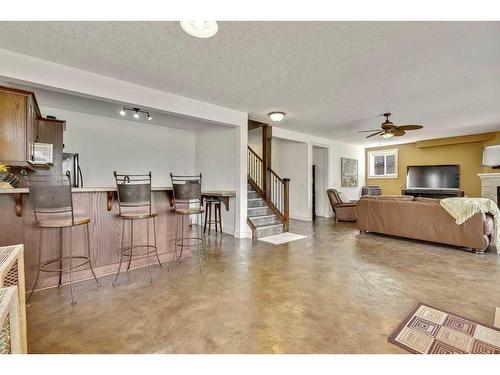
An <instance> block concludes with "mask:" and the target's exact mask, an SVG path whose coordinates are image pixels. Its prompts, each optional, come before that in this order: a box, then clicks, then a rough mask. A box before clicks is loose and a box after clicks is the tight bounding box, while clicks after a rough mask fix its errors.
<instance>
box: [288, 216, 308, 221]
mask: <svg viewBox="0 0 500 375" xmlns="http://www.w3.org/2000/svg"><path fill="white" fill-rule="evenodd" d="M290 219H293V220H301V221H312V217H310V216H295V215H294V216H290Z"/></svg>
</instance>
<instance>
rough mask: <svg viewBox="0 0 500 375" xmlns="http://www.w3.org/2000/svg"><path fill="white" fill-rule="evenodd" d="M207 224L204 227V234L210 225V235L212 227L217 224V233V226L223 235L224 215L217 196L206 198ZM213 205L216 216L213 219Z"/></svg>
mask: <svg viewBox="0 0 500 375" xmlns="http://www.w3.org/2000/svg"><path fill="white" fill-rule="evenodd" d="M205 202H206V203H205V225H204V227H203V234H205V233H206V232H207V225H208V235H209V236H210V227H211V226H212V224H215V233H217V226H219V228H220V234H221V235H222V217H221V212H220V200H219V199H215V198H207V199H205ZM212 207H213V208H214V218H213V219H212Z"/></svg>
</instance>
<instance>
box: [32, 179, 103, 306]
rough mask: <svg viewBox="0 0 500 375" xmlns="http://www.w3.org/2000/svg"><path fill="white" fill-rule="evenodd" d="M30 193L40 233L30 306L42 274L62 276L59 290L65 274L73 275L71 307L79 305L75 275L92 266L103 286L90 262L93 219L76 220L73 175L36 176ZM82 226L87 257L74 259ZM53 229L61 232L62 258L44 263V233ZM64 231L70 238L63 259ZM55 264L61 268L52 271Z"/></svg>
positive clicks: (98, 283)
mask: <svg viewBox="0 0 500 375" xmlns="http://www.w3.org/2000/svg"><path fill="white" fill-rule="evenodd" d="M28 189H29V193H30V198H31V202H32V204H33V209H34V212H35V225H36V227H37V228H39V231H40V237H39V244H38V246H39V247H38V261H37V264H38V266H37V273H36V279H35V283H34V284H33V289H32V290H31V294H30V296H29V298H28V304H29V302H30V301H31V298H32V297H33V293H34V292H35V288H36V286H37V284H38V279H39V277H40V272H57V273H59V287H62V274H63V272H64V271H69V286H70V292H71V304H72V305H76V300H75V296H74V286H73V271H74V270H75V269H77V268H80V267H82V266H84V265H86V264H88V265H89V267H90V271H91V272H92V276H93V277H94V279H95V281H96V282H97V286H100V285H101V282H100V281H99V280H98V279H97V277H96V275H95V273H94V269H93V268H92V261H91V258H90V233H89V223H90V218H89V217H75V214H74V211H73V196H72V192H71V182H70V176H69V173H68V174H67V175H66V176H36V177H35V176H32V177H30V178H29V179H28ZM82 225H84V226H85V229H86V231H85V232H86V237H87V238H86V243H87V255H73V252H72V242H73V228H74V227H80V226H82ZM51 229H52V230H53V229H56V230H59V232H60V248H59V256H58V257H57V258H54V259H49V260H45V261H43V262H42V249H43V232H44V231H45V230H51ZM64 230H66V231H67V232H68V235H69V246H68V256H63V241H62V239H63V233H64ZM75 260H77V261H80V263H79V264H76V265H75V264H74V263H73V262H74V261H75ZM64 262H67V263H68V266H67V267H64ZM54 263H58V264H59V268H56V269H50V267H49V266H51V265H52V264H54Z"/></svg>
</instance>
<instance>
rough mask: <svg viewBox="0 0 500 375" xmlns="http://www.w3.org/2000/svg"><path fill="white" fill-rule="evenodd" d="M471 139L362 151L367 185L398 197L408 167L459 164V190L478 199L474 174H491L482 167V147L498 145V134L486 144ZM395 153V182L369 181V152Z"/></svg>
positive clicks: (457, 138)
mask: <svg viewBox="0 0 500 375" xmlns="http://www.w3.org/2000/svg"><path fill="white" fill-rule="evenodd" d="M473 137H474V136H468V137H456V138H449V139H443V141H444V142H442V143H446V142H449V143H453V142H455V139H456V142H460V143H455V144H447V145H440V146H433V147H419V144H418V142H417V143H407V144H401V145H391V146H384V147H374V148H368V149H366V150H365V160H366V176H367V178H366V184H367V185H379V186H380V187H381V188H382V194H401V189H402V188H403V187H404V185H405V183H406V168H407V166H408V165H434V164H459V165H460V189H461V190H463V191H464V192H465V194H466V195H468V196H471V197H479V196H481V184H480V180H479V177H477V173H483V172H493V169H492V168H490V167H483V166H482V157H483V147H484V146H485V145H495V144H500V132H496V133H495V135H494V138H493V139H492V140H488V141H478V142H471V143H464V142H468V141H469V140H471V139H473ZM393 148H397V149H398V177H397V178H368V167H369V166H368V159H367V158H368V151H373V150H383V149H393Z"/></svg>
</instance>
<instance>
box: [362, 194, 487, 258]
mask: <svg viewBox="0 0 500 375" xmlns="http://www.w3.org/2000/svg"><path fill="white" fill-rule="evenodd" d="M358 228H359V230H360V233H365V232H375V233H382V234H389V235H391V236H398V237H406V238H412V239H417V240H425V241H432V242H439V243H444V244H448V245H454V246H460V247H466V248H469V249H471V250H472V251H474V252H475V253H479V254H482V253H484V252H485V251H486V250H487V249H488V247H489V245H490V240H491V236H492V233H493V218H492V217H491V216H490V215H486V214H484V213H481V214H476V215H474V216H473V217H472V218H470V219H469V220H467V221H466V222H465V223H463V224H462V225H457V224H456V223H455V219H454V218H453V217H452V216H451V215H450V214H449V213H447V212H446V211H445V210H444V209H443V208H442V207H441V205H440V204H439V199H429V198H415V199H413V197H410V196H380V197H368V196H363V197H361V199H360V200H359V201H358Z"/></svg>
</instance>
